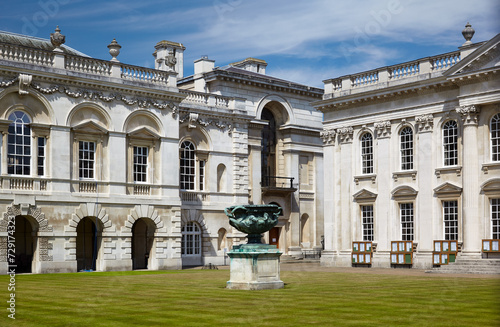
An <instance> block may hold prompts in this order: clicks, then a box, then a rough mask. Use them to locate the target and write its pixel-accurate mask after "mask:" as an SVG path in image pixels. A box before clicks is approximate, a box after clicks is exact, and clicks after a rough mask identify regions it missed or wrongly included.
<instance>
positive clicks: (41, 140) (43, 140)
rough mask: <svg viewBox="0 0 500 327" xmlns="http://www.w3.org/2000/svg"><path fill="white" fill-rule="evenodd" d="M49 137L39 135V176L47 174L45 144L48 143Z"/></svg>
mask: <svg viewBox="0 0 500 327" xmlns="http://www.w3.org/2000/svg"><path fill="white" fill-rule="evenodd" d="M46 141H47V139H46V138H45V137H39V138H38V149H37V150H38V158H37V159H38V160H37V167H38V176H43V175H45V144H46Z"/></svg>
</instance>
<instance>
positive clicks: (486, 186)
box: [481, 178, 500, 196]
mask: <svg viewBox="0 0 500 327" xmlns="http://www.w3.org/2000/svg"><path fill="white" fill-rule="evenodd" d="M481 191H482V192H483V193H484V194H486V195H488V196H499V195H500V178H493V179H490V180H487V181H486V182H484V183H483V184H482V185H481Z"/></svg>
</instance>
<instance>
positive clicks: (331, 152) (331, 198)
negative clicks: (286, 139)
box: [321, 129, 339, 266]
mask: <svg viewBox="0 0 500 327" xmlns="http://www.w3.org/2000/svg"><path fill="white" fill-rule="evenodd" d="M335 136H336V132H335V130H334V129H327V130H324V131H323V132H321V138H322V139H323V144H324V147H323V155H324V158H323V159H324V160H323V164H324V166H323V172H324V175H323V181H324V182H323V184H324V192H323V195H324V198H323V204H324V207H323V211H324V212H323V217H324V218H323V219H324V240H323V242H324V247H325V248H324V250H323V253H322V254H321V264H324V265H327V266H333V265H334V262H335V256H336V254H337V250H338V237H337V235H338V234H337V221H338V220H337V211H336V206H335V196H336V193H335V185H336V182H335V179H336V177H337V175H338V174H337V170H338V168H339V167H337V165H336V164H335V150H336V149H337V147H335Z"/></svg>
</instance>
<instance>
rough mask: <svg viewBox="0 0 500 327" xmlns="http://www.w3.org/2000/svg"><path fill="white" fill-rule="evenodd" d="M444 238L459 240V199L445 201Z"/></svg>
mask: <svg viewBox="0 0 500 327" xmlns="http://www.w3.org/2000/svg"><path fill="white" fill-rule="evenodd" d="M443 220H444V239H445V240H458V201H443Z"/></svg>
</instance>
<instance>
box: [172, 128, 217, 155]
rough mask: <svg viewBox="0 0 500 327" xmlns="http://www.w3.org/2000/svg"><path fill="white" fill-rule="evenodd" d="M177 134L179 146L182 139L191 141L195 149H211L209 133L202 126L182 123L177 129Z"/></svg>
mask: <svg viewBox="0 0 500 327" xmlns="http://www.w3.org/2000/svg"><path fill="white" fill-rule="evenodd" d="M179 135H180V140H179V146H180V145H181V144H182V142H184V141H191V142H193V143H194V145H195V146H196V149H197V150H204V151H212V149H213V143H212V139H211V137H210V134H209V133H208V132H207V131H206V129H205V128H203V127H200V126H197V127H196V128H189V126H188V125H187V124H183V125H182V126H181V127H180V129H179Z"/></svg>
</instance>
